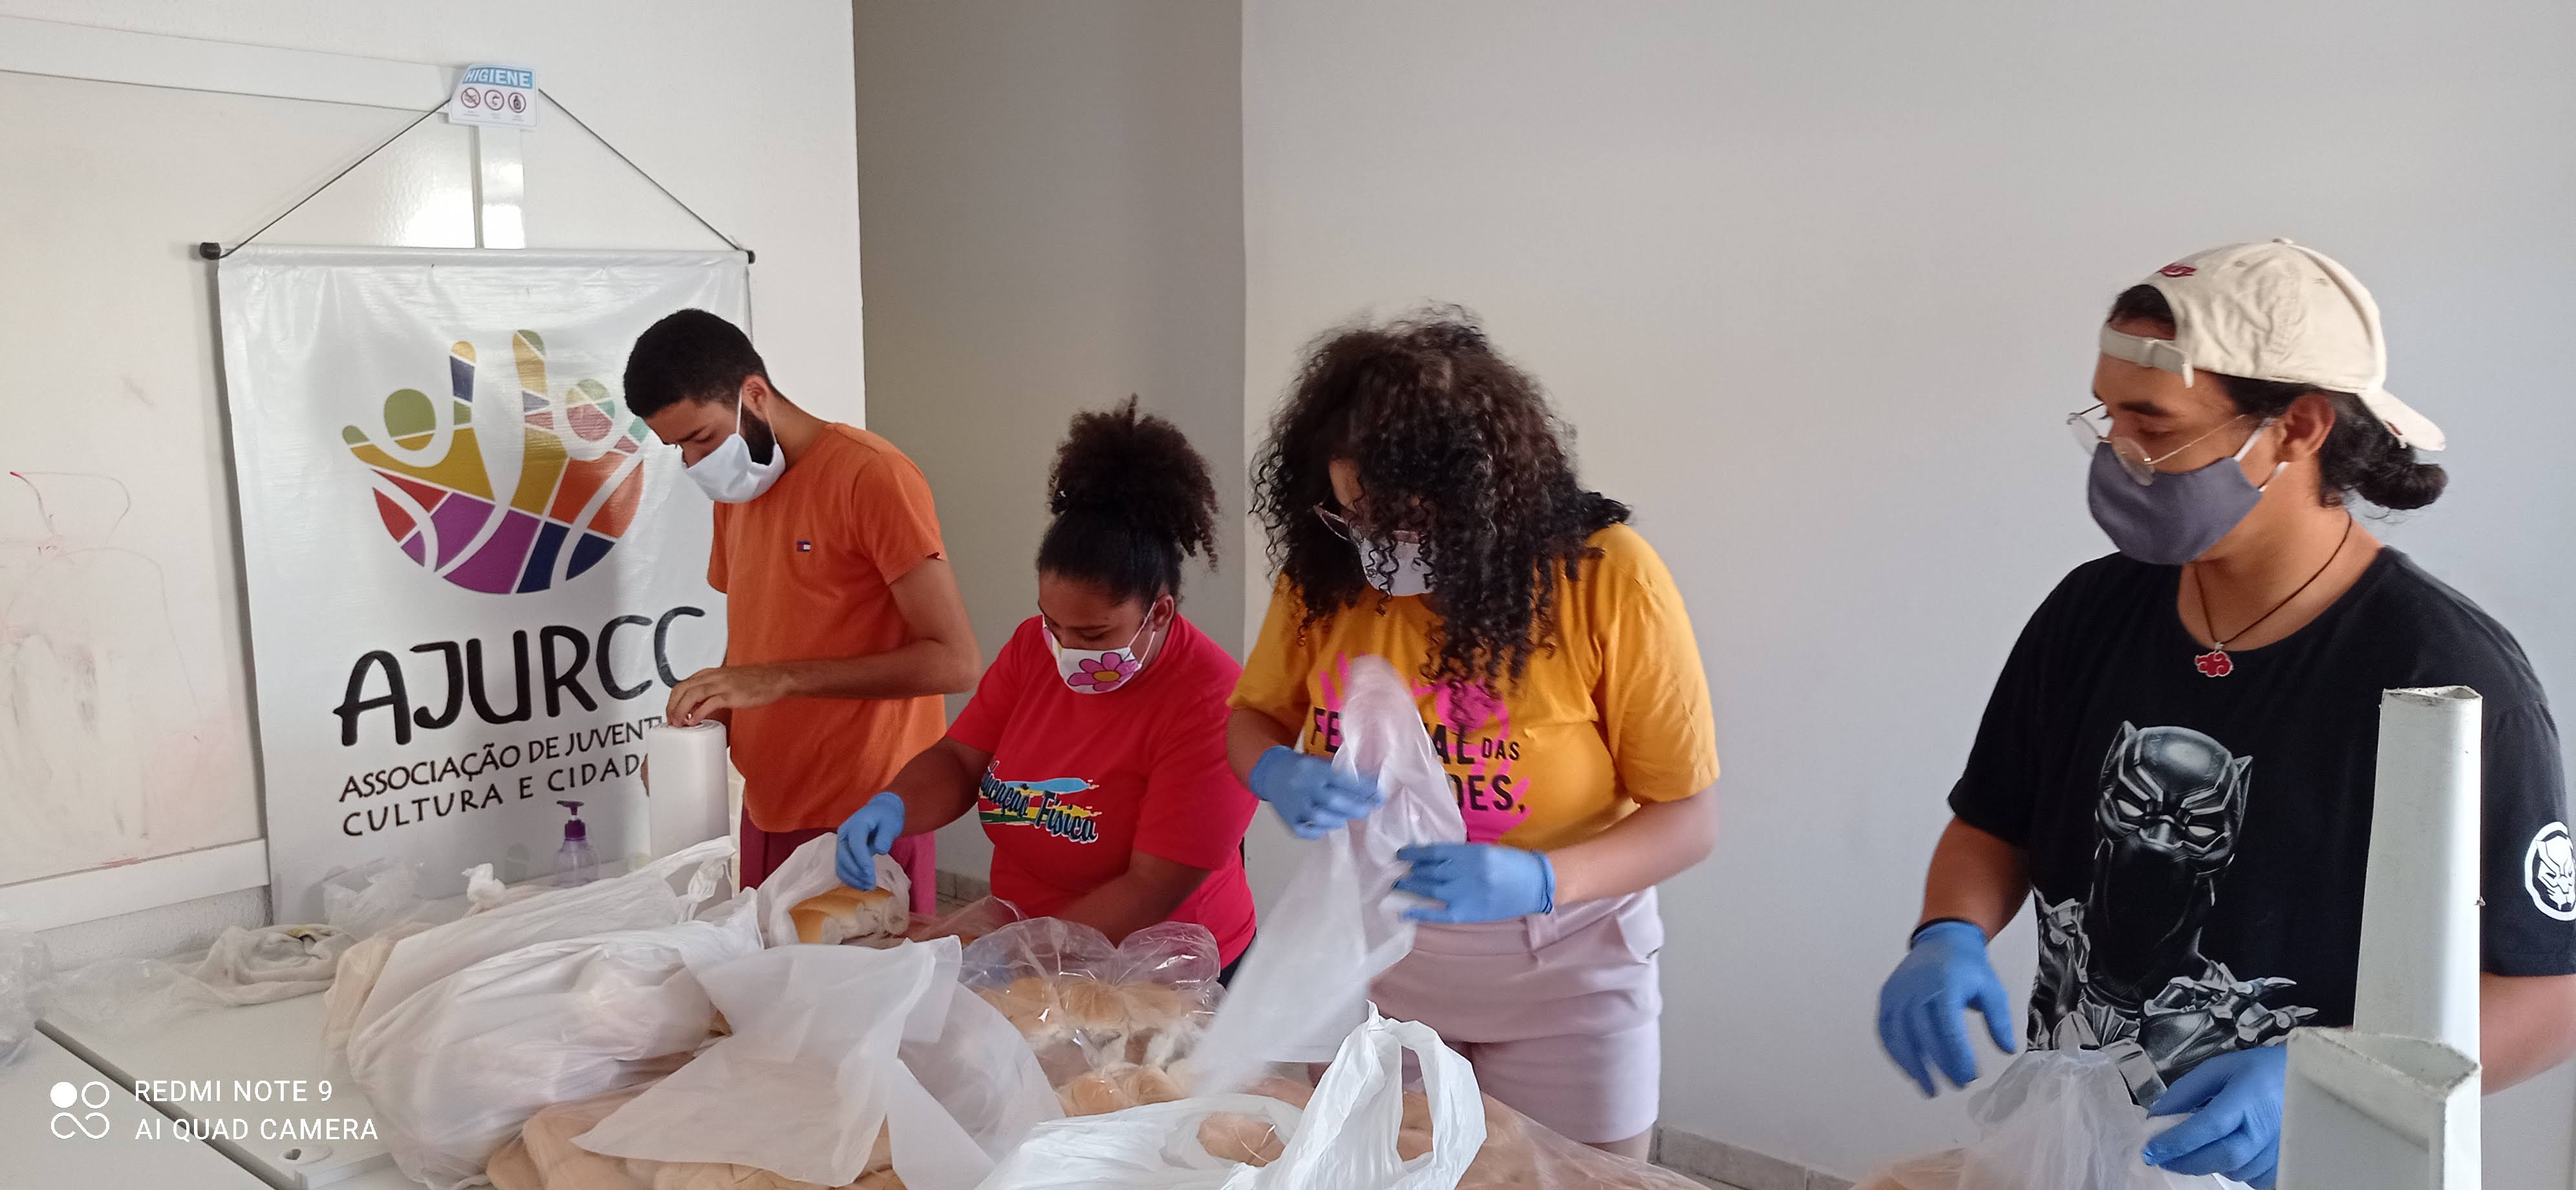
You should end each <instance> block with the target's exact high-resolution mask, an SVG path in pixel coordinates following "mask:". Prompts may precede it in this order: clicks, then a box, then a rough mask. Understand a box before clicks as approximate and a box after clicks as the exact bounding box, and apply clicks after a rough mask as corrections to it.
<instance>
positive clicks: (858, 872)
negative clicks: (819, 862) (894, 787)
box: [832, 793, 903, 892]
mask: <svg viewBox="0 0 2576 1190" xmlns="http://www.w3.org/2000/svg"><path fill="white" fill-rule="evenodd" d="M840 835H841V847H840V850H839V852H838V853H837V854H835V855H834V856H833V857H832V871H833V873H834V874H835V875H838V876H839V877H840V878H841V883H843V884H846V885H849V886H850V887H852V888H855V889H858V890H859V891H861V892H865V891H867V890H868V889H872V888H875V887H876V886H877V857H878V856H880V855H884V854H885V853H886V852H888V851H892V850H894V841H895V840H897V839H900V838H902V837H903V798H902V797H901V796H899V795H897V794H893V793H880V794H878V795H876V796H875V797H872V798H869V799H868V804H866V805H864V806H861V807H859V812H858V813H856V814H852V815H850V817H849V820H848V821H846V822H843V823H842V824H841V831H840Z"/></svg>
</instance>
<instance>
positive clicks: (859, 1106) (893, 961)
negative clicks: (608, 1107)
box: [577, 941, 1056, 1190]
mask: <svg viewBox="0 0 2576 1190" xmlns="http://www.w3.org/2000/svg"><path fill="white" fill-rule="evenodd" d="M956 964H957V946H956V943H954V942H949V941H937V942H929V943H921V944H916V945H910V946H901V947H896V948H894V949H892V950H874V949H870V948H866V947H839V946H832V947H825V946H788V947H773V948H770V949H768V950H765V951H763V952H761V953H760V954H757V955H753V956H750V957H747V958H744V959H741V960H738V961H736V962H732V963H729V964H725V965H722V966H718V967H714V968H711V969H706V970H703V971H702V972H701V979H702V981H703V982H704V984H705V986H706V988H707V991H708V994H709V995H710V997H711V998H712V999H713V1000H714V1001H715V1003H716V1005H717V1006H718V1007H719V1008H720V1009H722V1010H723V1012H724V1014H725V1019H726V1020H727V1021H729V1022H731V1024H732V1027H733V1033H732V1035H731V1036H728V1037H726V1038H725V1039H723V1040H721V1041H718V1042H717V1043H715V1044H714V1045H712V1046H709V1047H708V1048H707V1049H706V1051H705V1052H704V1053H702V1054H700V1055H699V1056H698V1058H697V1059H696V1060H695V1061H693V1062H691V1063H690V1064H689V1065H688V1066H686V1067H684V1068H682V1069H681V1070H680V1071H678V1072H676V1073H674V1074H673V1075H672V1076H671V1077H669V1078H667V1079H665V1080H663V1081H662V1082H661V1083H660V1084H659V1085H657V1086H655V1087H653V1088H652V1089H650V1090H648V1091H646V1092H645V1093H644V1094H642V1095H639V1096H637V1097H636V1098H635V1100H634V1101H633V1102H631V1103H629V1104H627V1105H626V1106H625V1107H622V1108H620V1109H618V1110H617V1111H616V1112H615V1113H614V1114H612V1115H610V1116H609V1117H608V1118H607V1119H604V1120H602V1121H601V1122H600V1124H599V1126H598V1127H597V1128H594V1129H592V1130H591V1131H589V1132H587V1133H585V1134H583V1135H582V1136H580V1137H579V1138H577V1139H578V1143H580V1144H581V1146H582V1147H583V1148H586V1149H589V1150H590V1151H592V1152H595V1153H600V1154H603V1155H613V1156H618V1157H624V1158H627V1159H629V1160H632V1161H652V1162H664V1163H724V1164H732V1165H740V1166H749V1167H752V1168H756V1169H762V1170H769V1171H772V1172H774V1173H776V1174H778V1175H779V1176H781V1177H785V1178H791V1179H796V1180H800V1181H806V1182H812V1183H816V1184H818V1185H823V1186H840V1185H844V1184H846V1183H848V1182H849V1181H851V1180H852V1179H854V1178H857V1177H859V1176H860V1175H862V1174H863V1173H866V1172H868V1171H869V1169H870V1168H871V1165H872V1158H871V1154H872V1153H874V1152H876V1151H877V1150H878V1149H879V1147H880V1145H879V1141H880V1139H882V1140H883V1142H884V1144H883V1146H882V1147H883V1149H884V1152H885V1154H886V1155H887V1157H888V1159H889V1160H890V1162H891V1165H892V1168H893V1172H894V1173H895V1174H896V1175H897V1176H899V1177H900V1178H901V1179H902V1180H903V1182H904V1184H905V1185H906V1186H909V1187H912V1188H913V1190H971V1188H972V1187H973V1186H975V1185H976V1184H977V1183H978V1182H980V1181H982V1180H983V1178H984V1176H985V1175H986V1174H987V1173H989V1172H990V1171H991V1169H992V1165H993V1160H994V1158H995V1157H996V1156H997V1155H998V1154H1001V1153H1004V1152H1007V1151H1009V1150H1010V1149H1011V1148H1013V1147H1016V1146H1017V1145H1018V1144H1019V1142H1020V1140H1021V1139H1022V1138H1023V1137H1024V1136H1025V1135H1026V1134H1027V1133H1028V1131H1029V1130H1030V1129H1031V1128H1033V1127H1035V1126H1036V1125H1037V1124H1039V1123H1040V1122H1042V1121H1043V1120H1046V1119H1050V1118H1053V1117H1054V1115H1055V1114H1056V1113H1055V1111H1054V1104H1053V1097H1052V1096H1051V1095H1050V1094H1049V1093H1048V1091H1047V1088H1046V1085H1045V1082H1044V1080H1043V1079H1042V1078H1041V1077H1040V1076H1039V1074H1038V1070H1037V1064H1036V1062H1035V1060H1034V1059H1033V1058H1032V1057H1031V1056H1030V1054H1029V1051H1028V1049H1027V1048H1026V1047H1025V1046H1023V1045H1021V1044H1019V1040H1018V1038H1017V1037H1016V1036H1015V1035H1014V1034H1013V1033H1012V1032H1011V1031H1010V1029H1009V1027H1008V1026H1007V1025H1006V1024H1004V1023H1003V1022H1002V1020H1001V1019H1000V1018H999V1017H998V1016H997V1015H996V1014H994V1012H993V1010H992V1009H990V1008H989V1007H987V1006H985V1005H984V1004H983V1003H982V1002H981V1001H980V1000H977V999H975V998H974V997H972V996H970V995H966V994H965V993H964V992H963V990H962V989H960V988H959V987H958V986H957V983H956V977H955V972H956Z"/></svg>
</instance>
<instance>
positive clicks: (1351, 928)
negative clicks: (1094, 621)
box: [1193, 657, 1467, 1092]
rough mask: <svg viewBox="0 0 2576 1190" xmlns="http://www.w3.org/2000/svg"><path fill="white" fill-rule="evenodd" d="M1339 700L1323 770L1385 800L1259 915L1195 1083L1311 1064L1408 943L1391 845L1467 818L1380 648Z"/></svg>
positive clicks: (1431, 839)
mask: <svg viewBox="0 0 2576 1190" xmlns="http://www.w3.org/2000/svg"><path fill="white" fill-rule="evenodd" d="M1348 691H1349V694H1348V697H1347V698H1346V699H1345V700H1344V702H1343V704H1342V747H1341V751H1340V752H1338V753H1336V754H1335V755H1334V757H1333V768H1334V769H1335V770H1337V771H1339V772H1343V773H1349V774H1362V775H1365V774H1375V775H1376V777H1377V784H1378V790H1379V791H1380V792H1381V793H1383V794H1384V795H1385V796H1386V801H1385V802H1384V803H1383V804H1381V805H1380V806H1379V807H1378V808H1377V809H1376V810H1374V811H1372V812H1371V813H1370V814H1369V816H1368V817H1367V818H1365V819H1357V820H1354V821H1352V822H1351V824H1350V825H1349V826H1347V827H1345V828H1343V829H1341V830H1338V831H1334V832H1333V833H1331V834H1329V835H1326V836H1325V837H1324V838H1322V839H1318V840H1316V841H1314V842H1311V843H1306V844H1303V845H1302V847H1303V850H1304V851H1305V856H1304V858H1302V859H1301V860H1299V861H1298V865H1297V870H1296V872H1295V873H1294V874H1292V875H1291V876H1290V877H1289V879H1288V886H1287V889H1286V891H1284V892H1282V893H1281V894H1280V897H1279V903H1280V904H1282V905H1292V906H1295V907H1296V908H1295V911H1294V912H1292V913H1286V914H1280V915H1277V916H1275V917H1272V918H1271V919H1269V920H1267V921H1265V922H1263V923H1262V927H1261V934H1260V936H1259V937H1257V938H1255V939H1254V940H1253V943H1252V949H1251V951H1250V952H1248V953H1247V954H1246V955H1245V956H1244V959H1243V969H1242V970H1241V971H1240V972H1238V973H1237V974H1236V976H1235V979H1234V982H1233V984H1232V986H1230V987H1229V988H1228V989H1227V991H1226V995H1225V999H1224V1001H1223V1002H1222V1003H1220V1004H1219V1005H1218V1006H1217V1013H1216V1019H1215V1020H1214V1021H1212V1022H1210V1023H1209V1025H1208V1027H1207V1032H1206V1035H1205V1036H1204V1037H1202V1038H1201V1039H1200V1041H1199V1043H1198V1048H1197V1052H1196V1056H1195V1057H1194V1059H1193V1061H1194V1063H1195V1064H1196V1066H1197V1069H1198V1073H1199V1079H1200V1083H1199V1085H1200V1087H1201V1089H1203V1090H1205V1091H1209V1092H1218V1091H1231V1090H1235V1089H1237V1088H1239V1087H1242V1086H1244V1085H1246V1084H1248V1083H1249V1082H1251V1081H1252V1080H1253V1079H1254V1078H1256V1077H1258V1076H1259V1075H1260V1072H1261V1070H1262V1068H1263V1067H1264V1066H1266V1065H1268V1064H1269V1063H1272V1062H1316V1061H1322V1060H1323V1059H1325V1058H1327V1057H1330V1056H1331V1055H1332V1053H1333V1052H1334V1047H1336V1046H1337V1045H1339V1044H1340V1043H1341V1039H1342V1038H1344V1037H1347V1036H1349V1035H1350V1033H1351V1030H1352V1029H1353V1028H1355V1027H1357V1026H1358V1024H1359V1023H1360V1022H1362V1021H1364V1020H1366V1019H1367V1018H1368V1015H1369V1006H1368V985H1369V981H1370V980H1371V979H1374V978H1376V977H1377V974H1378V973H1379V972H1381V971H1384V970H1386V969H1387V968H1388V967H1391V966H1394V965H1395V963H1396V961H1397V960H1398V959H1401V958H1403V957H1404V955H1405V952H1407V951H1409V950H1411V949H1413V923H1412V922H1411V921H1408V920H1406V918H1405V917H1404V910H1405V909H1406V908H1407V907H1408V906H1410V905H1413V904H1417V903H1419V902H1418V901H1416V900H1415V899H1414V898H1412V897H1409V896H1407V895H1405V894H1401V893H1395V892H1394V891H1393V890H1394V888H1395V882H1396V881H1397V880H1398V879H1400V878H1402V877H1403V875H1404V872H1405V865H1404V864H1403V863H1402V862H1401V861H1398V860H1397V859H1396V858H1395V853H1396V852H1398V851H1400V850H1402V849H1404V848H1406V847H1410V846H1412V845H1414V844H1416V843H1442V842H1458V841H1461V840H1464V839H1465V838H1466V837H1467V823H1466V820H1465V819H1463V818H1461V817H1460V816H1459V814H1458V801H1457V796H1456V795H1455V794H1453V793H1451V792H1450V788H1449V777H1448V774H1447V772H1446V771H1445V770H1443V769H1442V768H1441V767H1440V757H1439V754H1438V753H1436V752H1434V751H1433V750H1432V748H1431V733H1430V732H1429V731H1428V730H1427V729H1425V728H1424V727H1423V726H1422V716H1421V712H1420V711H1419V710H1418V709H1417V708H1416V707H1415V704H1414V701H1413V693H1412V691H1411V689H1410V688H1409V687H1408V686H1407V685H1406V684H1405V681H1404V679H1403V678H1401V677H1399V676H1397V675H1396V672H1395V667H1394V666H1392V665H1389V664H1388V663H1387V662H1386V660H1385V659H1384V658H1381V657H1362V658H1359V659H1357V660H1355V661H1353V662H1352V663H1351V666H1350V682H1349V686H1348Z"/></svg>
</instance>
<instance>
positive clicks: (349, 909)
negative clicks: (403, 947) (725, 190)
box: [322, 859, 429, 942]
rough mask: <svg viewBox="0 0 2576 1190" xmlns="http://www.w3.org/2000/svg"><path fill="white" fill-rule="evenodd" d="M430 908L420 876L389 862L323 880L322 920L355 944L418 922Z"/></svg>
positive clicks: (365, 865) (374, 861)
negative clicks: (422, 891) (421, 892)
mask: <svg viewBox="0 0 2576 1190" xmlns="http://www.w3.org/2000/svg"><path fill="white" fill-rule="evenodd" d="M428 908H429V902H427V901H426V900H423V899H422V897H421V895H420V872H419V871H418V870H417V869H414V868H412V867H411V866H409V865H407V864H397V863H395V862H393V861H392V860H390V859H372V860H369V861H367V862H366V863H363V864H360V865H358V866H357V867H355V868H346V869H343V870H341V871H338V872H334V873H332V874H331V875H329V876H325V877H323V878H322V920H323V921H324V922H326V923H328V924H329V925H331V926H332V927H334V928H336V929H338V930H339V931H340V932H342V933H344V934H347V935H348V936H349V938H350V940H351V941H353V942H363V941H365V940H367V939H369V938H373V937H375V936H376V935H378V934H381V933H383V932H385V931H386V930H389V929H392V928H393V927H395V926H397V925H400V924H402V923H404V922H408V921H411V920H413V919H415V918H418V917H419V916H420V915H421V914H422V913H424V912H426V911H427V910H428ZM414 932H415V933H417V932H418V931H414Z"/></svg>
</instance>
